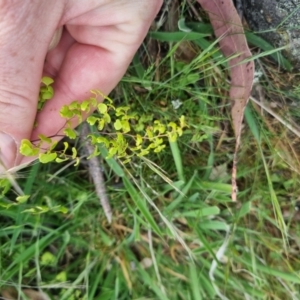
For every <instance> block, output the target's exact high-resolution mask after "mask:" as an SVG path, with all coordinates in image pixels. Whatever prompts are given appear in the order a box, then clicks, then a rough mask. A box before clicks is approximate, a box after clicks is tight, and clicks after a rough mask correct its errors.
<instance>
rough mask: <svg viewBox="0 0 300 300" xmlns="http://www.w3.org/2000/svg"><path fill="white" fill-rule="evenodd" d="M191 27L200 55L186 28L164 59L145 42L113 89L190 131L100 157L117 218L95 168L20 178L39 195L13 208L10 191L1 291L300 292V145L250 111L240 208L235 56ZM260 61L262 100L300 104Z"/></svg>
mask: <svg viewBox="0 0 300 300" xmlns="http://www.w3.org/2000/svg"><path fill="white" fill-rule="evenodd" d="M194 25H195V24H194ZM196 25H197V24H196ZM195 28H197V27H195ZM194 33H195V34H194V35H193V34H189V37H188V38H186V40H185V44H184V49H189V50H190V51H191V52H189V53H194V56H193V57H192V56H191V54H187V53H182V48H180V45H182V42H181V41H182V39H183V35H182V34H181V35H180V34H176V35H175V34H174V35H173V34H172V33H170V32H166V33H163V32H161V33H159V35H158V34H156V33H152V34H151V35H150V36H152V37H153V38H154V37H156V38H158V39H159V43H160V46H161V49H162V50H161V51H162V52H161V53H160V54H159V53H155V52H153V50H149V49H150V48H149V44H147V42H146V43H145V45H144V46H143V47H142V48H141V50H140V52H139V54H138V55H136V57H135V59H134V62H133V64H132V66H131V67H130V69H129V71H128V73H127V74H126V75H125V77H124V78H123V80H122V82H121V83H120V84H119V86H118V87H117V88H116V90H115V91H114V92H113V93H112V95H111V98H112V99H114V104H115V105H121V104H122V105H130V107H131V108H132V110H135V111H136V112H138V113H139V114H140V115H146V116H147V115H153V116H154V118H156V119H160V120H164V121H165V122H168V121H174V120H177V119H178V118H179V117H180V116H181V115H182V114H184V115H185V116H186V118H187V123H188V125H189V128H188V129H187V130H186V131H185V132H184V134H183V136H182V137H180V138H178V140H177V141H176V142H171V143H170V144H169V145H168V146H167V147H166V149H165V150H164V152H162V153H159V154H151V155H149V156H147V157H142V158H135V159H133V160H132V161H131V162H130V163H128V164H126V165H123V164H122V163H121V162H119V161H118V160H116V159H114V158H111V159H105V157H106V150H105V149H99V151H100V152H101V154H102V157H101V158H100V159H101V161H102V164H103V168H104V175H105V178H106V187H107V191H108V194H109V198H110V203H111V206H112V208H113V222H112V224H108V223H107V220H106V218H105V215H104V213H103V210H102V208H101V207H100V204H99V200H98V199H97V197H96V194H95V192H94V189H93V186H92V184H91V183H90V181H89V177H88V172H87V170H86V166H85V165H84V164H80V165H79V166H77V167H73V166H72V165H70V166H68V167H67V168H65V169H63V167H64V164H60V165H58V164H49V165H41V164H35V165H33V166H32V167H30V168H29V169H28V170H26V171H22V172H20V178H19V179H17V180H18V183H19V185H20V186H21V188H22V189H23V191H24V193H25V194H30V195H31V197H30V199H29V201H28V202H26V203H20V204H18V205H13V204H15V202H14V201H15V198H16V195H15V193H14V191H13V189H11V190H10V191H8V192H7V194H6V195H5V196H3V197H2V199H1V202H0V203H1V206H0V216H1V217H0V224H1V231H0V254H1V255H0V278H1V281H0V283H1V287H2V288H3V289H5V288H7V287H15V288H16V289H20V288H21V287H34V288H35V287H40V288H41V289H43V291H44V292H46V293H48V294H49V296H50V297H51V299H68V300H69V299H99V300H104V299H171V300H176V299H180V300H181V299H182V300H186V299H195V300H198V299H199V300H200V299H221V297H223V299H226V298H227V299H299V298H300V273H299V267H300V261H299V238H298V236H299V234H298V233H299V222H297V220H298V219H299V215H298V213H295V212H294V206H295V204H296V201H297V198H298V193H299V174H300V172H299V170H300V164H299V162H298V159H297V155H298V153H299V150H298V148H299V147H297V144H295V141H296V139H295V137H294V136H293V135H292V134H291V133H290V132H289V131H288V130H287V129H286V127H285V126H284V125H282V124H280V123H279V122H278V121H277V120H276V119H274V118H272V117H270V115H268V114H267V113H264V114H261V111H260V108H259V107H258V106H256V105H255V104H253V103H249V107H248V108H247V110H246V121H245V127H244V129H243V133H242V144H241V148H240V153H239V162H238V186H239V194H238V202H237V203H232V201H231V196H230V194H231V186H230V174H231V169H230V167H231V161H232V154H233V151H234V139H233V131H232V127H231V120H230V103H229V101H228V88H229V86H228V85H227V84H226V78H227V76H228V73H227V72H228V70H227V68H226V59H225V58H223V57H222V56H220V53H219V51H218V49H217V45H216V43H215V42H214V39H213V38H212V37H211V35H210V34H209V31H203V33H204V35H205V36H204V35H203V36H199V34H198V33H197V31H196V29H195V32H194ZM250 37H251V39H254V40H255V41H257V43H258V44H255V46H260V42H259V39H255V37H253V36H250ZM164 41H165V42H164ZM148 42H149V40H148ZM152 43H156V42H155V41H153V40H152ZM147 45H148V46H147ZM202 47H203V48H202ZM265 47H266V45H265V44H261V49H262V50H261V51H270V52H269V53H270V54H274V53H275V52H274V51H273V50H272V49H270V48H265ZM159 55H160V56H159ZM157 57H160V59H157ZM187 57H188V58H187ZM257 59H258V61H259V63H260V64H261V65H262V66H263V68H264V70H266V72H265V75H264V76H263V77H262V78H261V85H262V86H263V87H264V89H265V91H266V96H265V97H266V98H268V99H273V98H274V96H276V99H285V100H286V101H289V99H292V100H294V101H297V99H299V89H297V87H291V88H290V89H286V88H285V86H284V85H283V84H282V83H281V82H280V81H279V80H278V78H280V76H278V75H277V73H278V72H277V73H276V72H275V71H272V70H275V69H274V68H276V67H274V66H273V63H271V62H270V61H268V60H267V59H263V58H261V57H258V58H257ZM284 62H285V63H287V62H286V61H285V60H284ZM266 75H268V76H266ZM276 76H278V77H276ZM295 76H296V75H295ZM282 81H284V80H282ZM295 86H296V85H295ZM295 99H296V100H295ZM175 100H179V101H180V102H181V106H180V107H179V108H178V109H174V108H173V104H172V101H175ZM279 112H280V111H279ZM284 113H285V115H284V117H285V119H287V120H290V121H291V120H297V118H298V117H299V116H298V114H299V113H297V112H295V111H293V110H291V109H290V110H289V109H288V108H287V109H285V111H284ZM92 130H94V131H95V130H96V129H95V128H92ZM22 175H23V176H22ZM33 208H35V211H32V209H33ZM39 208H41V209H39ZM63 208H66V209H68V212H67V213H64V209H63ZM297 218H298V219H297ZM225 297H226V298H225Z"/></svg>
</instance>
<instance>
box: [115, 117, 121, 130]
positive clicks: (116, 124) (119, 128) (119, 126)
mask: <svg viewBox="0 0 300 300" xmlns="http://www.w3.org/2000/svg"><path fill="white" fill-rule="evenodd" d="M114 127H115V129H116V130H121V129H122V127H123V126H122V123H121V121H120V120H119V119H118V120H116V122H115V123H114Z"/></svg>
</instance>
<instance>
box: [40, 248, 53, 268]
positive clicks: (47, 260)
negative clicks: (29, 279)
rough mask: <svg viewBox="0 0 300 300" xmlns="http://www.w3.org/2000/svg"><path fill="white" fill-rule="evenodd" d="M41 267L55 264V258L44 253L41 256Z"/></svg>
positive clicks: (50, 254)
mask: <svg viewBox="0 0 300 300" xmlns="http://www.w3.org/2000/svg"><path fill="white" fill-rule="evenodd" d="M40 259H41V265H43V266H52V265H54V264H55V263H56V257H55V255H53V254H52V253H51V252H48V251H47V252H45V253H44V254H43V255H42V256H41V258H40Z"/></svg>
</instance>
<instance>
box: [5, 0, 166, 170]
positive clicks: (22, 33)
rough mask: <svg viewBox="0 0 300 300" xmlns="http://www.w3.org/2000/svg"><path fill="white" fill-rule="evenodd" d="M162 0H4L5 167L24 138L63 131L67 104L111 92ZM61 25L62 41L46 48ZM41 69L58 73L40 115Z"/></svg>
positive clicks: (16, 156) (15, 159)
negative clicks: (94, 91)
mask: <svg viewBox="0 0 300 300" xmlns="http://www.w3.org/2000/svg"><path fill="white" fill-rule="evenodd" d="M161 4H162V0H113V1H112V0H97V1H95V0H85V1H78V0H53V1H47V0H35V1H22V0H10V1H4V0H0V66H1V68H0V163H1V164H2V165H4V166H5V168H6V169H9V168H11V167H13V166H17V165H20V164H22V163H24V162H25V161H26V160H24V159H23V158H22V157H21V156H20V154H18V149H19V146H20V142H21V140H22V139H30V140H35V139H37V137H38V134H40V133H43V134H44V135H46V136H52V135H55V134H57V133H58V132H59V130H60V129H61V128H62V127H63V126H64V124H65V120H64V119H62V118H61V117H60V115H59V110H60V108H61V107H62V106H63V105H65V104H69V103H71V102H72V101H73V100H84V99H86V98H89V97H90V90H92V89H98V90H100V91H101V92H102V93H103V94H108V93H109V92H110V91H111V90H112V89H113V88H114V87H115V86H116V85H117V83H118V82H119V80H120V79H121V78H122V76H123V75H124V73H125V71H126V69H127V67H128V65H129V63H130V62H131V60H132V57H133V55H134V53H135V52H136V50H137V49H138V47H139V46H140V44H141V43H142V41H143V39H144V37H145V35H146V34H147V31H148V29H149V27H150V25H151V22H152V20H153V19H154V17H155V15H156V14H157V12H158V10H159V8H160V6H161ZM62 26H64V30H63V33H62V37H61V39H60V42H59V44H58V45H57V47H56V48H54V49H52V50H51V51H50V52H49V53H48V47H49V44H50V42H51V40H52V37H53V35H54V33H55V31H56V30H57V29H58V28H60V27H62ZM43 75H46V76H50V77H52V78H53V79H54V80H55V83H54V85H53V87H54V90H55V95H54V97H53V99H51V101H49V102H47V103H46V104H45V106H44V107H43V109H42V111H41V112H39V113H38V114H37V115H36V112H37V101H38V93H39V88H40V80H41V77H42V76H43ZM35 119H36V120H37V122H38V128H37V129H33V125H34V121H35ZM73 125H74V126H76V125H77V124H75V123H74V124H73ZM0 170H1V168H0Z"/></svg>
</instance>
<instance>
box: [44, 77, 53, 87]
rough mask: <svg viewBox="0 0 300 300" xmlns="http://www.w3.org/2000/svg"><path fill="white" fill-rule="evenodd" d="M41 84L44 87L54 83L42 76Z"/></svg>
mask: <svg viewBox="0 0 300 300" xmlns="http://www.w3.org/2000/svg"><path fill="white" fill-rule="evenodd" d="M41 82H42V83H43V84H45V85H50V84H52V83H53V82H54V80H53V79H52V78H50V77H48V76H44V77H43V78H42V79H41Z"/></svg>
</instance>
